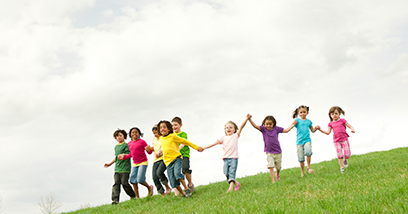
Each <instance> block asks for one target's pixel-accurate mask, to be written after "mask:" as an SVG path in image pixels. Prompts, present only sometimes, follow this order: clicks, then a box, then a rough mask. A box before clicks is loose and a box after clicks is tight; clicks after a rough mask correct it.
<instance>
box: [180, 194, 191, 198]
mask: <svg viewBox="0 0 408 214" xmlns="http://www.w3.org/2000/svg"><path fill="white" fill-rule="evenodd" d="M181 197H182V198H190V197H191V195H190V196H189V195H187V194H186V195H182V196H181Z"/></svg>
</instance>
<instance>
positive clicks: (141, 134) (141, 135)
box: [129, 127, 143, 137]
mask: <svg viewBox="0 0 408 214" xmlns="http://www.w3.org/2000/svg"><path fill="white" fill-rule="evenodd" d="M133 129H136V130H137V132H139V135H140V137H143V133H142V132H141V131H140V129H139V128H137V127H133V128H131V129H130V130H129V136H130V137H132V131H133Z"/></svg>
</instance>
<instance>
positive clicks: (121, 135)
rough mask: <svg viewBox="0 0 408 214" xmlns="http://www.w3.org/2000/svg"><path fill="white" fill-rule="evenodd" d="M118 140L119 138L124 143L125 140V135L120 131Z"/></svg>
mask: <svg viewBox="0 0 408 214" xmlns="http://www.w3.org/2000/svg"><path fill="white" fill-rule="evenodd" d="M116 140H117V141H118V142H119V143H123V141H125V136H123V134H122V133H119V134H118V135H117V136H116Z"/></svg>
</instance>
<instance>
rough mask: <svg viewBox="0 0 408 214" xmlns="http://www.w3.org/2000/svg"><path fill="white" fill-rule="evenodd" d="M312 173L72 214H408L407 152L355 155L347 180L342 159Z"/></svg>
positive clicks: (285, 173) (262, 177)
mask: <svg viewBox="0 0 408 214" xmlns="http://www.w3.org/2000/svg"><path fill="white" fill-rule="evenodd" d="M312 168H313V169H314V170H315V173H314V174H306V175H305V177H303V178H302V177H300V169H299V168H291V169H285V170H282V172H281V177H282V180H280V181H278V182H277V183H275V184H273V183H272V182H271V178H270V176H269V173H260V174H257V175H254V176H247V177H243V178H238V179H237V180H238V181H239V182H241V184H242V186H241V188H240V190H239V191H237V192H231V193H225V191H226V189H227V188H228V184H227V183H226V182H225V181H223V182H218V183H212V184H209V185H206V186H199V187H196V189H197V191H196V192H195V194H193V197H191V198H187V199H185V198H181V197H173V195H171V196H167V197H165V198H162V197H161V196H160V195H156V196H153V197H151V198H142V199H139V200H130V201H125V202H122V203H120V204H119V205H117V206H114V205H110V204H109V205H103V206H99V207H95V208H87V209H82V210H78V211H75V212H70V213H346V212H347V213H382V212H386V213H390V212H395V213H408V193H407V189H408V148H398V149H393V150H390V151H384V152H373V153H369V154H364V155H354V156H352V157H351V158H350V161H349V167H348V168H347V169H346V173H344V174H341V173H340V170H339V165H338V161H337V159H333V160H331V161H324V162H321V163H317V164H312Z"/></svg>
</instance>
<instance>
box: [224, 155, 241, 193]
mask: <svg viewBox="0 0 408 214" xmlns="http://www.w3.org/2000/svg"><path fill="white" fill-rule="evenodd" d="M237 168H238V158H227V159H224V174H225V175H226V176H227V179H228V183H229V184H230V186H229V188H228V190H227V192H230V191H232V189H233V188H234V187H235V184H236V182H235V176H236V173H237Z"/></svg>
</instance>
